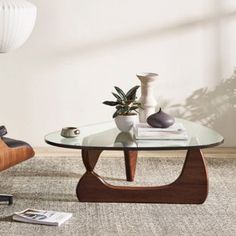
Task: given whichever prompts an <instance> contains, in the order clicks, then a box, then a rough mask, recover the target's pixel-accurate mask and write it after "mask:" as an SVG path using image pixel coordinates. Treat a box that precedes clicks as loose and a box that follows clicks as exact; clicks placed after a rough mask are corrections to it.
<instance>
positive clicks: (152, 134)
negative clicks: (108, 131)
mask: <svg viewBox="0 0 236 236" xmlns="http://www.w3.org/2000/svg"><path fill="white" fill-rule="evenodd" d="M134 135H135V138H136V139H147V140H188V135H187V131H186V129H185V127H184V126H183V124H181V123H175V124H173V125H172V126H170V127H168V128H153V127H150V126H149V125H148V124H145V123H140V124H137V125H136V126H135V127H134Z"/></svg>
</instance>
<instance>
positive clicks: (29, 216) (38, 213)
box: [13, 208, 72, 225]
mask: <svg viewBox="0 0 236 236" xmlns="http://www.w3.org/2000/svg"><path fill="white" fill-rule="evenodd" d="M71 216H72V214H71V213H66V212H56V211H45V210H37V209H30V208H29V209H26V210H24V211H21V212H15V213H14V215H13V220H16V221H22V222H26V223H34V224H46V225H61V224H62V223H63V222H65V221H66V220H68V219H69V218H70V217H71Z"/></svg>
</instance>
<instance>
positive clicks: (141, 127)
mask: <svg viewBox="0 0 236 236" xmlns="http://www.w3.org/2000/svg"><path fill="white" fill-rule="evenodd" d="M134 128H135V129H136V130H137V131H138V133H140V134H141V133H146V132H150V133H151V132H152V133H155V132H160V131H161V132H175V133H181V132H183V131H186V129H185V127H184V125H183V124H182V123H174V124H173V125H171V126H170V127H168V128H154V127H151V126H150V125H149V124H147V123H138V124H136V125H135V127H134Z"/></svg>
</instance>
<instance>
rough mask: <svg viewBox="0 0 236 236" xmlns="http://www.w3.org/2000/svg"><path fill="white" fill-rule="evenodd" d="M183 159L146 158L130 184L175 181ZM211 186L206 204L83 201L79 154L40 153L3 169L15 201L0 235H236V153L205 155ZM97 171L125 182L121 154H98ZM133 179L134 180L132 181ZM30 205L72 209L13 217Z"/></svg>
mask: <svg viewBox="0 0 236 236" xmlns="http://www.w3.org/2000/svg"><path fill="white" fill-rule="evenodd" d="M183 161H184V159H183V158H180V157H176V158H147V157H145V158H142V157H140V158H139V160H138V165H137V172H136V181H135V183H132V184H131V185H134V184H135V185H142V184H148V185H150V186H151V185H157V184H158V185H160V184H166V183H170V182H172V181H173V180H174V179H176V178H177V176H178V174H179V172H180V171H181V168H182V164H183ZM207 162H208V169H209V179H210V191H209V195H208V198H207V200H206V202H205V203H204V204H202V205H169V204H128V203H122V204H121V203H80V202H78V201H77V198H76V195H75V187H76V184H77V182H78V180H79V178H80V177H81V175H82V174H83V173H84V167H83V164H82V161H81V158H75V157H36V158H33V159H31V160H29V161H26V162H24V163H22V164H20V165H18V166H15V167H13V168H11V169H8V170H6V171H4V172H1V173H0V192H1V193H6V192H7V193H11V194H13V195H14V205H12V206H7V205H0V235H1V236H2V235H7V236H8V235H9V236H10V235H16V236H18V235H19V236H20V235H24V236H26V235H30V236H31V235H44V236H45V235H49V236H53V235H104V236H106V235H128V236H132V235H135V236H136V235H144V236H145V235H163V236H164V235H165V236H168V235H175V236H177V235H181V236H182V235H188V236H189V235H199V236H200V235H201V236H202V235H210V236H212V235H219V236H222V235H227V236H231V235H232V236H235V235H236V159H219V158H209V159H207ZM96 171H97V173H99V174H100V175H102V176H104V177H106V180H107V181H108V182H110V183H115V184H120V185H123V184H126V185H127V184H128V183H127V182H125V173H124V162H123V158H122V157H121V156H120V157H119V158H118V157H117V158H115V157H113V158H107V157H102V158H100V160H99V162H98V164H97V167H96ZM129 184H130V183H129ZM28 207H32V208H37V209H48V210H56V211H65V212H72V213H73V217H72V218H71V219H70V220H69V221H67V222H66V223H64V224H63V225H61V226H60V227H55V226H40V225H32V224H25V223H18V222H13V221H12V220H11V215H12V213H13V212H15V211H20V210H23V209H25V208H28Z"/></svg>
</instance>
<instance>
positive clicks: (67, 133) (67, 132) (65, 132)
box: [61, 127, 80, 138]
mask: <svg viewBox="0 0 236 236" xmlns="http://www.w3.org/2000/svg"><path fill="white" fill-rule="evenodd" d="M79 134H80V130H79V129H78V128H77V127H65V128H62V130H61V136H62V137H64V138H75V137H77V136H78V135H79Z"/></svg>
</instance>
